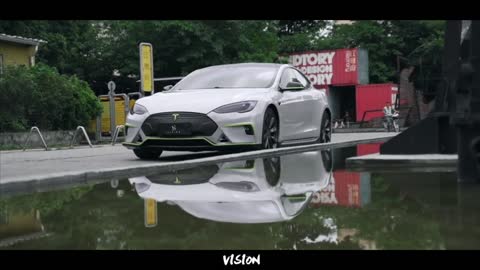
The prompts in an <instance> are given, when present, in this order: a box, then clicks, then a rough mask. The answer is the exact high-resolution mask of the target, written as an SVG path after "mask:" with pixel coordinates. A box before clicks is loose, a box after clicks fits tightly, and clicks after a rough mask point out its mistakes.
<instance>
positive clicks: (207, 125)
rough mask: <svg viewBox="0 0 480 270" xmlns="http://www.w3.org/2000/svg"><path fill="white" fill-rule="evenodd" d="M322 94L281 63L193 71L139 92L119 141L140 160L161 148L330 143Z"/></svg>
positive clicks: (293, 69)
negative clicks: (150, 91) (145, 94)
mask: <svg viewBox="0 0 480 270" xmlns="http://www.w3.org/2000/svg"><path fill="white" fill-rule="evenodd" d="M330 118H331V112H330V108H329V106H328V102H327V97H326V93H325V91H323V90H317V89H315V88H314V87H313V85H312V84H311V82H310V81H309V80H308V78H307V77H306V76H305V75H303V74H302V73H301V72H300V71H298V70H297V69H295V68H293V67H292V66H290V65H286V64H263V63H245V64H232V65H219V66H212V67H207V68H203V69H199V70H196V71H194V72H192V73H190V74H189V75H188V76H186V77H185V78H183V79H182V80H181V81H180V82H178V83H177V84H176V85H175V86H174V87H173V88H171V89H170V90H168V91H163V92H159V93H156V94H154V95H152V96H148V97H144V98H141V99H139V100H138V101H137V102H136V103H135V105H134V107H133V109H132V111H131V112H130V114H129V116H128V117H127V123H126V127H127V137H126V141H125V142H124V143H123V145H124V146H126V147H127V148H130V149H133V151H134V153H135V154H136V155H137V156H138V157H139V158H141V159H155V158H158V157H159V156H160V155H161V153H162V151H163V150H169V151H204V150H227V151H231V150H238V149H268V148H276V147H279V146H280V145H282V146H283V145H294V144H305V143H314V142H320V143H322V142H329V141H330V138H331V119H330Z"/></svg>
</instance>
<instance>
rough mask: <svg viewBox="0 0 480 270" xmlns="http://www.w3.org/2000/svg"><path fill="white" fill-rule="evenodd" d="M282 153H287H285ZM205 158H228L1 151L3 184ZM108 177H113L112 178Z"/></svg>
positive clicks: (343, 138) (115, 149) (340, 137)
mask: <svg viewBox="0 0 480 270" xmlns="http://www.w3.org/2000/svg"><path fill="white" fill-rule="evenodd" d="M394 135H395V133H385V132H382V133H351V134H348V133H334V134H333V137H332V143H343V142H349V141H352V140H361V139H380V140H381V139H382V138H386V137H392V136H394ZM307 147H308V146H307ZM287 148H293V147H287ZM280 149H283V148H280ZM275 150H277V149H275ZM305 150H308V149H305ZM267 151H268V150H267ZM281 151H284V152H283V153H286V152H285V150H281ZM245 154H247V155H248V153H241V154H240V155H245ZM235 155H237V156H238V154H233V155H230V156H235ZM264 156H265V155H264ZM205 157H209V158H207V159H208V160H209V161H210V162H211V161H212V160H215V159H222V158H225V157H226V155H221V156H220V155H219V153H212V152H210V153H208V152H202V153H198V152H197V153H193V152H164V153H163V154H162V155H161V157H160V159H159V160H155V161H146V160H140V159H138V158H137V157H136V156H135V155H134V154H133V152H132V151H131V150H128V149H126V148H125V147H123V146H121V145H120V144H117V145H115V146H111V145H104V146H96V147H94V148H88V147H84V146H81V147H77V148H74V149H65V150H52V151H44V150H27V151H25V152H23V151H0V184H6V183H12V182H22V181H36V180H45V179H67V178H68V177H70V178H71V179H72V180H73V179H76V180H79V179H80V180H82V179H84V180H85V179H91V178H95V177H101V176H104V175H105V173H106V172H108V173H111V172H114V171H115V172H117V173H118V174H119V175H120V174H121V175H126V174H123V173H126V172H132V173H134V171H135V172H136V173H138V172H139V170H148V169H154V167H155V168H157V169H158V167H159V165H161V164H162V163H163V164H171V165H172V166H174V165H175V164H178V163H192V162H193V161H194V160H198V158H203V159H204V158H205ZM203 159H202V160H203ZM168 166H170V165H168ZM132 170H133V171H132ZM109 176H112V175H111V174H109Z"/></svg>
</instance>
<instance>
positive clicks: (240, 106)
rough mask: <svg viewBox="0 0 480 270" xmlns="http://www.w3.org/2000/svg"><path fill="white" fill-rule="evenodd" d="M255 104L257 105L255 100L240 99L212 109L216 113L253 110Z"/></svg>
mask: <svg viewBox="0 0 480 270" xmlns="http://www.w3.org/2000/svg"><path fill="white" fill-rule="evenodd" d="M255 105H257V102H256V101H241V102H236V103H232V104H228V105H224V106H221V107H218V108H216V109H215V110H213V111H214V112H216V113H232V112H238V113H244V112H249V111H251V110H253V108H255Z"/></svg>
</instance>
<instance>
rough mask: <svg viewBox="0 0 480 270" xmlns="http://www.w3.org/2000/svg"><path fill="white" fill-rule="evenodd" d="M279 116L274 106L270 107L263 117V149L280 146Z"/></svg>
mask: <svg viewBox="0 0 480 270" xmlns="http://www.w3.org/2000/svg"><path fill="white" fill-rule="evenodd" d="M278 126H279V125H278V117H277V114H276V113H275V111H274V110H273V109H272V108H268V109H267V111H266V112H265V116H264V118H263V132H262V149H271V148H277V147H278Z"/></svg>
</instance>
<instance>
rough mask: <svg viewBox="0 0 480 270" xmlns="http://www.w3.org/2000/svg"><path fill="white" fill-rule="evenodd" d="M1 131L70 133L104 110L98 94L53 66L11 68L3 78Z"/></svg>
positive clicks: (0, 80) (0, 76)
mask: <svg viewBox="0 0 480 270" xmlns="http://www.w3.org/2000/svg"><path fill="white" fill-rule="evenodd" d="M0 104H1V106H0V131H3V132H4V131H24V130H27V129H29V128H30V127H32V126H38V127H39V128H40V129H44V130H69V129H75V128H76V127H77V126H79V125H82V126H86V125H87V124H88V122H89V121H90V120H92V119H94V118H95V117H96V116H97V115H98V114H99V113H100V112H101V110H102V107H101V105H100V102H99V101H98V99H97V97H96V96H95V93H94V92H93V91H92V89H90V87H89V86H88V84H87V83H86V82H85V81H82V80H80V79H78V78H77V77H76V76H65V75H60V74H59V73H58V71H57V70H56V69H54V68H52V67H49V66H46V65H43V64H38V65H36V66H35V67H33V68H26V67H23V66H20V67H8V68H7V69H6V70H5V72H4V74H2V75H0Z"/></svg>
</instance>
